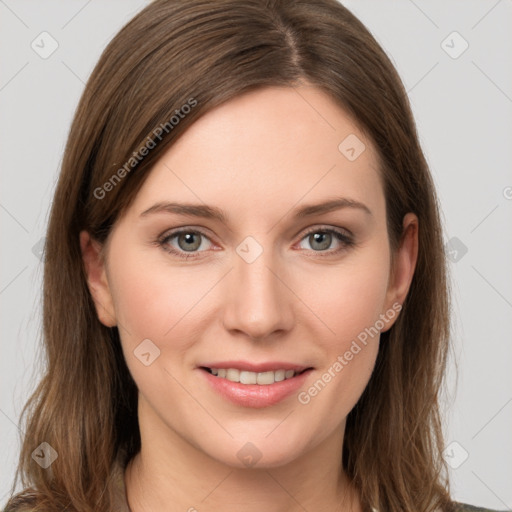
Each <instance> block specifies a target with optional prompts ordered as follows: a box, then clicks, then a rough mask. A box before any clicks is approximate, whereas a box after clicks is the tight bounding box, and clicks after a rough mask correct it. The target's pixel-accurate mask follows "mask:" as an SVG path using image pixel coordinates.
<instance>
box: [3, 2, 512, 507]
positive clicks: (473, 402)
mask: <svg viewBox="0 0 512 512" xmlns="http://www.w3.org/2000/svg"><path fill="white" fill-rule="evenodd" d="M146 3H147V2H144V1H143V0H122V1H121V0H117V1H114V0H109V1H102V2H100V1H99V0H89V1H83V0H82V1H75V0H66V1H64V0H61V1H48V0H47V1H45V2H40V1H36V0H34V1H23V0H0V120H1V122H0V130H1V133H0V141H1V156H0V158H1V168H0V169H1V180H2V186H1V189H0V190H1V193H0V223H1V234H2V235H1V236H2V245H1V274H0V302H1V308H2V315H1V319H2V322H1V344H2V351H1V354H2V356H1V357H0V379H1V388H0V389H1V394H0V434H1V436H0V439H1V443H0V460H2V465H1V466H2V470H1V471H2V473H1V477H0V505H3V504H4V503H5V498H6V495H7V491H8V490H9V488H10V485H11V483H12V478H13V476H14V468H15V464H16V461H17V455H18V450H19V429H18V427H17V423H18V417H19V413H20V411H21V407H22V405H23V403H24V402H25V400H26V399H27V397H28V395H29V393H30V392H31V391H32V390H33V388H34V386H35V383H36V381H37V379H38V377H39V375H40V373H39V372H40V369H39V367H38V366H37V365H38V362H39V361H40V354H39V353H38V348H37V347H38V341H39V335H40V326H41V319H40V310H39V305H40V291H41V272H42V265H41V261H40V259H39V257H38V256H39V252H38V248H39V247H40V246H38V243H40V240H41V238H42V237H43V236H44V233H45V226H46V222H47V215H48V209H49V204H50V201H51V198H52V192H53V190H54V186H55V181H56V179H57V176H58V171H59V166H60V162H61V157H62V152H63V148H64V144H65V140H66V136H67V132H68V129H69V126H70V122H71V119H72V115H73V112H74V109H75V107H76V105H77V102H78V99H79V97H80V95H81V93H82V90H83V87H84V82H85V81H86V79H87V77H88V76H89V74H90V72H91V71H92V68H93V67H94V64H95V63H96V61H97V59H98V57H99V55H100V52H101V51H102V50H103V48H104V47H105V46H106V44H107V43H108V41H109V40H110V39H111V38H112V36H113V35H114V34H115V33H116V32H117V31H118V30H119V28H121V26H122V25H123V24H124V23H125V22H127V21H128V20H129V19H130V18H131V17H132V16H133V15H134V14H135V13H136V12H137V11H138V10H140V9H141V8H142V7H143V6H144V5H146ZM343 3H344V4H345V5H346V6H347V7H349V8H350V9H351V10H352V11H353V12H354V13H355V14H356V15H357V16H358V17H360V19H361V20H362V21H363V22H364V23H365V24H366V25H367V26H368V28H369V29H370V30H371V31H372V33H373V34H374V35H375V37H376V38H377V40H378V41H379V42H380V43H381V44H382V46H383V47H384V48H385V49H386V51H387V52H388V54H389V55H390V56H391V58H392V60H393V62H394V63H395V65H396V67H397V69H398V71H399V73H400V74H401V76H402V79H403V81H404V83H405V85H406V88H407V90H408V93H409V97H410V100H411V103H412V107H413V111H414V114H415V117H416V120H417V124H418V129H419V132H420V137H421V142H422V145H423V148H424V150H425V153H426V156H427V159H428V162H429V164H430V166H431V170H432V173H433V175H434V179H435V181H436V184H437V186H438V190H439V195H440V199H441V204H442V210H443V216H444V221H445V227H446V242H447V243H449V249H450V254H451V258H452V260H453V261H452V262H451V263H450V266H451V269H452V282H453V292H454V310H453V313H454V317H453V325H454V350H453V357H452V359H451V362H450V368H449V378H448V383H449V386H448V389H447V391H448V392H447V394H446V399H445V400H444V404H445V405H444V409H445V413H444V417H445V432H446V442H447V445H448V448H447V450H446V453H445V456H446V458H447V460H448V462H449V463H450V465H451V466H452V470H451V478H452V492H453V495H454V497H455V498H456V499H458V500H460V501H465V502H469V503H475V504H480V505H485V506H488V507H494V508H498V509H503V508H509V509H512V486H511V485H510V482H512V462H511V461H512V436H511V432H512V429H511V426H512V385H511V383H512V382H511V381H512V377H511V372H510V365H511V361H512V358H511V355H512V345H511V343H510V341H511V339H512V338H511V332H512V265H511V262H512V236H511V233H512V231H511V227H512V172H511V169H512V165H511V164H512V149H511V147H512V144H511V142H512V139H511V135H512V115H511V114H512V59H511V56H512V52H511V49H512V35H511V34H512V31H511V30H510V28H511V26H510V25H511V23H510V22H511V20H512V0H499V1H489V2H487V1H475V0H473V1H471V0H466V1H464V2H461V1H454V0H450V1H446V0H444V1H432V0H430V1H427V0H423V1H420V0H415V1H412V0H400V1H390V0H386V1H383V0H378V1H377V0H374V1H370V0H352V1H345V2H343ZM43 4H44V6H43ZM44 31H47V32H48V33H49V34H51V37H52V38H53V39H54V40H55V41H57V43H58V48H57V49H56V51H55V52H54V53H53V54H52V55H50V56H49V57H47V58H42V57H41V56H40V55H39V54H38V53H36V51H35V50H34V49H33V48H32V47H31V44H32V42H33V41H35V42H34V45H39V48H38V51H39V52H42V51H48V50H49V49H50V48H51V46H50V45H51V40H50V39H49V38H48V36H40V34H41V33H42V32H44ZM454 31H456V32H458V33H459V34H460V36H458V35H451V34H452V33H453V32H454ZM45 37H46V38H47V39H44V40H43V41H42V38H45ZM41 41H42V42H41ZM443 41H444V43H443ZM464 41H467V43H468V44H469V47H468V48H467V50H466V51H464V52H463V53H461V54H460V55H459V53H460V52H461V50H463V49H464V47H465V43H464ZM43 45H44V48H42V46H43ZM127 51H129V49H127ZM455 57H456V58H455ZM466 251H467V252H466ZM455 359H456V360H457V361H458V366H459V371H458V379H457V374H456V371H455V365H454V360H455ZM456 384H457V385H456Z"/></svg>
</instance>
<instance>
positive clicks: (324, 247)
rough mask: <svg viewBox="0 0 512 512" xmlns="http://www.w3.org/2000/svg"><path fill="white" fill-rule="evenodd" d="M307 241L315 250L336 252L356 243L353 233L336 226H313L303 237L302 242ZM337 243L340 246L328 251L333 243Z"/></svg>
mask: <svg viewBox="0 0 512 512" xmlns="http://www.w3.org/2000/svg"><path fill="white" fill-rule="evenodd" d="M303 241H307V242H308V243H309V244H310V247H311V248H312V250H313V251H314V252H328V253H329V254H336V253H338V252H340V251H343V250H344V249H347V248H348V247H351V246H353V245H354V240H353V238H352V236H351V235H349V234H348V233H344V232H342V231H340V230H337V229H334V228H325V229H324V228H318V227H317V228H313V229H310V230H309V231H308V232H307V233H306V235H305V236H304V237H303V238H302V240H301V242H303ZM333 242H334V243H337V244H338V245H339V247H338V248H335V249H334V250H331V251H328V249H329V248H331V246H332V244H333Z"/></svg>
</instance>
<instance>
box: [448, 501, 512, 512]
mask: <svg viewBox="0 0 512 512" xmlns="http://www.w3.org/2000/svg"><path fill="white" fill-rule="evenodd" d="M454 505H455V512H500V511H498V510H495V509H490V508H483V507H477V506H475V505H469V504H467V503H457V502H455V503H454ZM501 512H512V511H505V510H503V511H501Z"/></svg>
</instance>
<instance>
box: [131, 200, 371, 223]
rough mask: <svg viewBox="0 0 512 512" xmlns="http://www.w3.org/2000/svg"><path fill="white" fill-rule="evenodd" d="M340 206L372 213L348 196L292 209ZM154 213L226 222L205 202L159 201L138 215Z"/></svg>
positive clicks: (312, 211)
mask: <svg viewBox="0 0 512 512" xmlns="http://www.w3.org/2000/svg"><path fill="white" fill-rule="evenodd" d="M342 208H355V209H358V210H361V211H363V212H365V213H366V214H368V215H373V214H372V212H371V210H370V209H369V208H368V206H366V205H365V204H363V203H361V202H359V201H355V200H353V199H348V198H337V199H332V200H328V201H324V202H322V203H318V204H309V205H305V206H301V207H300V208H297V209H296V210H294V218H296V219H302V218H304V217H310V216H313V215H319V214H322V213H329V212H332V211H335V210H340V209H342ZM154 213H174V214H178V215H190V216H194V217H202V218H205V219H215V220H219V221H220V222H222V223H224V224H227V216H226V214H225V213H224V212H223V211H222V210H221V209H220V208H217V207H216V206H208V205H205V204H189V203H171V202H166V201H161V202H158V203H156V204H154V205H153V206H151V207H150V208H148V209H147V210H144V211H143V212H142V213H141V214H140V217H146V216H148V215H150V214H154Z"/></svg>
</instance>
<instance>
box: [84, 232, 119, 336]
mask: <svg viewBox="0 0 512 512" xmlns="http://www.w3.org/2000/svg"><path fill="white" fill-rule="evenodd" d="M80 249H81V252H82V260H83V263H84V269H85V273H86V275H87V285H88V287H89V291H90V293H91V296H92V299H93V301H94V304H95V306H96V313H97V315H98V319H99V320H100V322H101V323H102V324H103V325H105V326H107V327H114V326H115V325H117V321H116V315H115V309H114V302H113V299H112V294H111V291H110V286H109V283H108V279H107V273H106V269H105V261H104V258H103V254H102V251H101V249H102V247H101V244H100V243H99V242H97V241H96V240H94V239H93V238H92V237H91V235H90V234H89V233H88V232H87V231H81V232H80Z"/></svg>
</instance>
